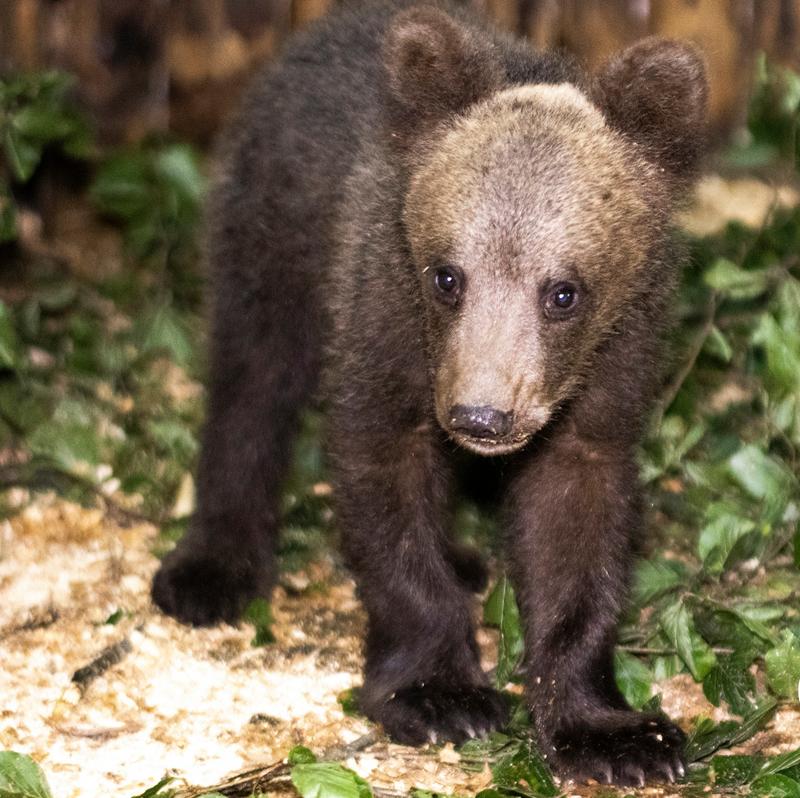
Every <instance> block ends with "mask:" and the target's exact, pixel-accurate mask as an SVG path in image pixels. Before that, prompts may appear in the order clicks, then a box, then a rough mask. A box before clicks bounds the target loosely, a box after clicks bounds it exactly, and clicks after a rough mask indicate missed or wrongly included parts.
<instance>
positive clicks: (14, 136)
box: [3, 125, 42, 183]
mask: <svg viewBox="0 0 800 798" xmlns="http://www.w3.org/2000/svg"><path fill="white" fill-rule="evenodd" d="M3 146H4V148H5V152H6V158H7V160H8V164H9V166H10V167H11V172H12V174H13V175H14V177H16V179H17V180H19V182H20V183H27V182H28V180H30V179H31V177H32V176H33V173H34V172H35V171H36V167H37V166H38V165H39V161H40V160H41V158H42V148H41V147H37V146H36V145H34V144H32V143H31V142H29V141H26V140H25V139H24V138H23V137H22V136H20V134H19V133H18V132H17V131H16V130H14V128H13V127H11V125H7V126H6V129H5V134H4V136H3Z"/></svg>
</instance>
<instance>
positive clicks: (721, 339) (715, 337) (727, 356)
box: [703, 325, 733, 363]
mask: <svg viewBox="0 0 800 798" xmlns="http://www.w3.org/2000/svg"><path fill="white" fill-rule="evenodd" d="M703 349H704V350H705V351H706V352H708V353H709V354H710V355H713V356H714V357H716V358H718V359H719V360H721V361H722V362H723V363H730V362H731V358H732V357H733V347H731V345H730V342H729V341H728V339H727V338H726V337H725V336H724V335H723V333H722V332H721V331H720V329H719V327H717V326H716V325H713V326H712V327H711V332H710V333H709V334H708V338H706V340H705V343H704V344H703Z"/></svg>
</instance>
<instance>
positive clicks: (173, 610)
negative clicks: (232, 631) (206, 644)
mask: <svg viewBox="0 0 800 798" xmlns="http://www.w3.org/2000/svg"><path fill="white" fill-rule="evenodd" d="M262 592H263V591H260V590H259V576H258V570H257V569H256V568H254V567H253V566H252V565H250V564H247V565H244V566H242V565H241V564H235V565H233V564H230V563H222V562H220V559H219V558H215V557H211V556H208V555H191V554H189V555H186V554H183V553H182V552H180V551H179V550H176V551H174V552H172V553H170V554H169V555H168V556H167V557H166V558H165V559H164V562H163V563H162V564H161V567H160V568H159V570H158V572H157V573H156V575H155V578H154V579H153V589H152V596H153V601H154V602H155V603H156V604H157V605H158V606H159V608H160V609H161V610H162V611H163V612H165V613H166V614H167V615H171V616H172V617H173V618H176V619H177V620H179V621H181V622H182V623H187V624H191V625H192V626H213V625H214V624H217V623H220V622H223V621H225V622H227V623H236V622H237V621H238V620H239V618H240V617H241V615H242V612H244V609H245V607H246V606H247V604H248V603H249V602H250V601H251V600H252V599H254V598H256V597H257V596H259V595H262Z"/></svg>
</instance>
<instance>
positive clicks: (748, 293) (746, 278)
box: [703, 258, 769, 299]
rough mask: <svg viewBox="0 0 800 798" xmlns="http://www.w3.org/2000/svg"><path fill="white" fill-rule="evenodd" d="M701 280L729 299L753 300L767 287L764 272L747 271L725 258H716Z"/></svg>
mask: <svg viewBox="0 0 800 798" xmlns="http://www.w3.org/2000/svg"><path fill="white" fill-rule="evenodd" d="M703 279H704V280H705V282H706V285H708V286H709V287H710V288H713V289H714V290H715V291H719V292H720V293H722V294H725V295H727V296H729V297H730V298H731V299H753V298H755V297H757V296H759V295H761V294H763V293H764V291H766V290H767V288H768V287H769V275H768V274H767V272H766V271H747V270H745V269H743V268H742V267H741V266H737V265H736V264H735V263H734V262H733V261H731V260H728V259H727V258H718V259H717V260H716V261H714V263H713V264H712V265H711V268H709V269H708V270H707V271H706V273H705V275H704V276H703Z"/></svg>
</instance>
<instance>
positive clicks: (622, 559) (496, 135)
mask: <svg viewBox="0 0 800 798" xmlns="http://www.w3.org/2000/svg"><path fill="white" fill-rule="evenodd" d="M406 5H408V4H407V3H404V2H402V0H397V2H390V1H389V0H386V1H385V2H379V3H375V4H370V5H369V8H370V11H369V12H368V13H367V12H366V11H365V10H364V9H363V8H361V7H360V6H358V5H356V6H355V8H354V10H353V11H352V12H350V11H344V12H342V13H341V14H340V16H338V17H334V18H333V19H331V20H330V21H328V22H326V23H325V24H323V25H320V26H319V27H318V28H317V29H316V31H312V32H310V33H309V34H308V36H307V37H306V38H305V39H301V40H300V41H298V43H297V44H296V46H295V48H294V49H291V48H290V50H289V51H288V52H287V55H286V56H285V59H284V61H283V62H282V64H281V65H280V66H279V67H278V68H277V69H276V70H275V71H274V72H272V73H271V74H269V75H268V76H266V77H265V78H264V81H263V83H262V84H261V85H258V86H256V87H255V89H254V90H253V93H252V94H251V96H250V100H249V102H248V103H247V105H246V106H245V110H244V113H243V116H242V118H241V122H240V124H239V127H237V128H234V130H233V131H232V134H231V137H232V141H231V144H230V148H229V155H228V157H227V166H226V176H225V178H224V179H223V181H222V182H221V183H220V184H219V185H218V187H217V195H216V197H215V210H214V213H213V220H214V229H213V235H212V261H213V265H214V268H215V275H216V316H215V327H214V347H213V351H212V381H211V400H210V405H209V421H208V427H207V430H206V435H205V440H204V447H203V457H202V459H201V466H200V475H199V480H198V485H199V494H198V513H197V517H196V518H195V521H194V523H193V526H192V528H191V529H190V532H189V534H188V536H187V537H186V539H184V540H183V541H182V542H181V544H180V545H179V547H178V549H177V550H176V551H175V552H173V553H172V554H171V555H170V556H169V557H168V558H167V559H166V560H165V562H164V564H163V566H162V568H161V570H160V572H159V573H158V575H157V576H156V580H155V583H154V588H153V595H154V598H155V600H156V601H157V603H158V604H159V605H160V606H161V607H162V608H164V609H165V610H166V611H167V612H170V613H171V614H173V615H176V616H177V617H179V618H181V619H183V620H188V621H191V622H193V623H210V622H214V621H216V620H219V619H228V620H232V619H235V618H236V616H237V613H238V612H239V611H240V610H241V608H242V606H243V605H244V604H245V602H246V601H247V600H249V599H250V598H252V597H253V596H254V595H259V594H261V595H264V594H267V593H268V586H269V582H270V579H271V578H272V575H273V570H272V564H273V557H272V552H273V549H274V546H275V540H276V533H277V496H278V494H277V489H278V487H279V486H280V481H279V480H280V477H281V475H282V473H283V472H284V470H285V465H286V458H287V454H288V443H289V440H290V436H291V431H292V427H293V424H294V422H295V419H296V414H297V411H298V407H299V405H300V403H301V401H302V400H303V398H304V397H307V396H308V395H309V394H311V393H312V392H313V390H314V388H315V386H316V385H317V378H318V375H319V373H320V368H321V366H322V363H323V362H324V363H325V364H326V366H327V368H326V378H325V380H324V385H323V389H324V394H325V397H326V399H327V400H328V404H329V426H330V429H329V442H328V448H329V454H330V460H331V468H332V479H333V482H334V494H335V499H336V513H337V522H338V525H339V528H340V530H341V533H342V548H343V551H344V554H345V556H346V558H347V561H348V564H349V565H350V567H351V569H352V571H353V573H354V575H355V577H356V579H357V582H358V590H359V596H360V598H361V600H362V602H363V604H364V606H365V608H366V611H367V614H368V618H369V622H368V631H367V640H366V648H365V659H366V663H365V675H364V686H363V690H362V707H363V709H364V711H365V712H366V713H367V714H368V715H369V716H370V717H371V718H373V719H374V720H376V721H379V722H381V723H382V724H383V725H384V727H385V729H386V730H387V732H388V733H389V734H390V735H391V736H392V737H393V738H394V739H396V740H399V741H401V742H406V743H412V744H418V743H422V742H424V741H425V740H426V739H439V740H443V739H453V740H456V741H461V740H464V739H465V738H467V737H469V736H472V735H474V734H483V733H486V732H488V731H490V730H491V729H494V728H498V727H500V726H502V724H503V723H504V719H505V717H506V707H505V703H504V699H503V698H502V696H501V695H500V694H498V693H497V692H495V691H494V690H492V689H491V688H490V687H489V685H488V682H487V680H486V677H485V675H484V674H483V672H482V671H481V668H480V662H479V658H478V651H477V646H476V644H475V640H474V634H473V628H472V614H473V608H472V605H471V601H470V590H474V589H480V587H481V586H482V585H483V584H484V582H485V579H484V573H483V569H482V567H481V566H480V564H479V563H478V561H477V559H476V557H475V555H474V554H472V553H470V552H468V551H465V550H464V549H463V548H461V547H459V546H458V545H457V544H456V543H454V541H453V540H452V539H451V529H450V526H451V512H450V510H451V497H452V494H453V490H454V487H455V482H456V474H455V471H454V468H453V465H454V454H455V452H454V449H455V447H454V441H455V442H456V443H459V444H461V445H462V446H465V447H467V448H469V449H471V450H472V451H475V452H478V453H481V454H504V455H506V458H505V460H504V461H503V468H502V473H503V476H504V480H503V482H504V485H503V486H502V487H503V495H504V498H503V501H504V507H505V510H504V524H505V528H506V530H507V538H508V541H507V543H508V548H509V552H510V556H509V564H510V568H511V574H512V577H513V579H514V582H515V585H516V588H517V592H518V596H519V600H520V606H521V609H522V613H523V618H524V622H525V627H526V663H527V669H528V674H529V678H528V683H527V695H528V700H529V703H530V706H531V709H532V711H533V714H534V719H535V724H536V728H537V731H538V734H539V740H540V743H541V744H542V746H543V748H544V751H545V753H546V755H547V756H548V758H549V760H550V761H551V762H552V763H553V765H554V766H555V767H556V768H557V769H558V770H559V771H560V772H561V773H564V774H568V775H573V776H578V777H584V776H591V777H593V778H596V779H601V780H607V781H616V782H619V783H627V784H631V783H633V784H636V783H641V782H643V781H644V779H645V778H667V779H673V778H674V777H675V775H676V774H678V773H680V772H682V768H683V765H682V760H681V742H682V734H681V732H680V731H679V730H678V729H677V728H676V727H674V726H673V725H672V724H671V723H670V722H669V721H668V720H667V719H666V718H663V717H661V716H643V715H640V714H638V713H635V712H633V711H632V710H631V709H630V708H629V707H628V706H627V704H626V703H625V701H624V699H623V698H622V696H621V695H620V694H619V692H618V690H617V688H616V686H615V684H614V679H613V667H612V655H613V646H614V640H615V627H616V622H617V618H618V616H619V612H620V609H621V607H622V606H623V604H624V601H625V593H626V589H627V585H628V582H629V575H630V568H631V562H632V558H633V556H634V554H635V552H636V551H637V549H638V546H639V531H640V522H639V521H640V519H639V515H640V500H639V497H638V489H637V484H636V471H637V469H636V463H635V459H634V447H635V444H636V442H637V441H638V439H639V437H640V435H641V433H642V429H643V426H644V423H645V420H646V417H647V411H648V408H649V406H650V404H651V402H652V399H653V397H654V395H655V392H656V389H657V386H658V382H659V368H658V364H659V351H660V343H659V341H660V332H661V329H662V328H663V326H664V323H665V320H666V319H667V318H668V308H669V304H670V297H671V291H672V287H673V284H674V280H675V275H676V269H677V262H678V258H677V254H676V252H675V251H674V248H673V245H672V243H671V237H670V232H669V216H670V212H671V209H672V206H673V204H674V202H675V201H676V199H677V198H678V196H679V194H680V191H681V189H682V188H684V187H685V186H686V185H687V183H688V182H689V180H690V178H691V175H693V174H694V172H695V170H696V160H697V155H698V152H699V142H700V132H701V130H700V128H701V123H702V117H703V105H704V98H705V90H704V79H703V75H702V62H701V61H700V59H699V58H698V57H697V55H696V53H695V52H694V51H693V50H692V49H691V48H688V47H685V46H683V45H679V44H676V43H672V42H664V41H657V40H650V41H648V42H645V43H644V44H642V45H639V46H636V47H634V48H631V49H629V50H627V51H626V52H625V53H623V54H622V55H621V56H619V57H618V58H616V59H614V60H612V61H611V62H610V63H609V65H608V66H607V67H605V68H604V69H603V70H601V71H600V72H599V74H598V75H596V76H595V77H594V78H593V79H592V78H589V77H587V76H585V75H582V74H581V73H580V72H579V71H578V70H577V69H576V67H575V66H574V64H571V63H570V62H569V61H566V60H564V59H563V58H561V57H559V56H551V55H540V54H536V53H533V52H531V51H530V50H528V49H527V47H526V46H525V45H524V44H522V43H519V42H516V41H513V40H510V39H505V38H503V37H501V36H499V35H497V34H495V33H493V32H491V31H488V30H486V29H485V28H484V27H483V26H482V25H481V24H480V23H478V22H476V21H475V20H473V19H471V18H469V17H468V16H465V15H464V14H463V13H462V12H461V11H460V10H458V9H457V8H455V7H452V6H449V5H447V4H446V3H443V2H442V3H433V4H428V5H424V6H417V7H410V8H405V6H406ZM398 11H399V13H398ZM443 286H445V287H443ZM559 286H560V287H561V288H560V289H559ZM565 286H566V289H564V287H565ZM557 289H558V290H557ZM561 289H564V290H561ZM567 289H568V290H567ZM564 296H566V299H565V300H564V301H565V302H566V305H565V306H561V305H557V304H556V302H557V301H558V302H561V301H562V299H563V298H564ZM576 297H577V300H576ZM573 300H574V301H573ZM570 302H571V303H572V304H570Z"/></svg>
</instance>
